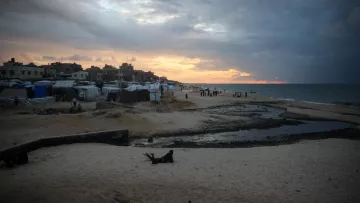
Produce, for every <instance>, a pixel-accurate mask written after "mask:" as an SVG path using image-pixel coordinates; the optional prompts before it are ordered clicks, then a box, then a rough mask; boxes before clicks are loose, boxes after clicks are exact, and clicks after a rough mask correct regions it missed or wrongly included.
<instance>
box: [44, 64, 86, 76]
mask: <svg viewBox="0 0 360 203" xmlns="http://www.w3.org/2000/svg"><path fill="white" fill-rule="evenodd" d="M50 65H51V67H52V68H55V70H56V72H57V73H59V74H71V73H74V72H78V71H82V70H83V69H82V67H81V65H80V64H76V63H60V62H55V63H51V64H50Z"/></svg>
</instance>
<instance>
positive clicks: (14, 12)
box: [0, 0, 360, 84]
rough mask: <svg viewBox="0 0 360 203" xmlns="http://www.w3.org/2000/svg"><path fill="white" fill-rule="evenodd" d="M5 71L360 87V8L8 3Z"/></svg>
mask: <svg viewBox="0 0 360 203" xmlns="http://www.w3.org/2000/svg"><path fill="white" fill-rule="evenodd" d="M0 3H1V4H0V5H1V6H0V61H1V62H6V61H8V60H9V58H11V57H15V58H16V60H17V61H20V62H24V63H29V62H34V63H35V64H37V65H41V64H47V63H51V62H55V61H60V62H76V63H79V64H82V66H83V68H84V69H86V68H89V67H90V66H91V65H95V66H100V67H103V66H104V65H105V64H108V65H114V66H116V67H118V66H119V65H121V63H123V62H129V63H132V64H133V65H134V66H135V69H142V70H146V71H149V70H151V71H153V72H155V74H157V75H160V76H167V77H168V78H169V79H173V80H178V81H181V82H187V83H257V84H264V83H265V84H266V83H275V84H278V83H280V84H282V83H359V82H360V67H359V66H360V37H359V36H360V1H358V0H181V1H180V0H0Z"/></svg>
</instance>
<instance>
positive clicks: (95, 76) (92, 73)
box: [85, 66, 103, 81]
mask: <svg viewBox="0 0 360 203" xmlns="http://www.w3.org/2000/svg"><path fill="white" fill-rule="evenodd" d="M85 71H86V72H88V78H87V80H89V81H98V80H100V81H101V80H102V79H103V78H102V75H103V70H101V68H99V67H96V66H91V67H90V68H88V69H86V70H85Z"/></svg>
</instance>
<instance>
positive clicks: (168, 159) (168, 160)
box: [144, 150, 174, 164]
mask: <svg viewBox="0 0 360 203" xmlns="http://www.w3.org/2000/svg"><path fill="white" fill-rule="evenodd" d="M173 154H174V151H173V150H170V151H169V152H168V153H167V154H165V155H164V156H163V157H161V158H155V156H154V153H150V154H149V153H145V154H144V155H145V156H146V157H148V158H149V159H150V160H151V162H152V164H158V163H173V162H174V159H173Z"/></svg>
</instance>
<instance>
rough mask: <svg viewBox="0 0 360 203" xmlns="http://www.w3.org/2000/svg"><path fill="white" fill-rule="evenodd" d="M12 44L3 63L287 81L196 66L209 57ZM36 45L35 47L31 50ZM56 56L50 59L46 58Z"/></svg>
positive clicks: (191, 79) (188, 79)
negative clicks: (125, 65) (64, 64)
mask: <svg viewBox="0 0 360 203" xmlns="http://www.w3.org/2000/svg"><path fill="white" fill-rule="evenodd" d="M6 43H8V44H11V46H13V47H17V46H19V47H21V50H22V51H23V52H22V53H18V52H8V53H6V54H2V55H0V60H1V61H2V62H5V61H7V60H8V59H9V58H11V57H15V58H16V60H17V61H20V62H23V63H29V62H34V63H35V64H37V65H41V64H47V63H52V62H56V61H60V62H70V63H73V62H75V63H78V64H81V65H82V67H83V69H86V68H89V67H90V66H92V65H94V66H99V67H101V68H102V67H104V65H105V64H108V65H113V66H115V67H119V66H120V65H121V64H122V63H123V62H127V60H128V59H133V60H132V61H128V62H129V63H132V64H133V65H134V67H135V69H140V70H144V71H150V70H151V71H153V72H155V74H156V75H159V76H166V77H167V78H168V79H171V80H176V81H180V82H184V83H209V84H210V83H218V84H219V83H226V84H228V83H247V84H251V83H253V84H284V83H286V81H280V80H274V81H265V80H256V76H255V75H253V74H252V73H251V72H245V71H241V67H229V68H224V67H223V68H221V69H219V68H217V67H214V66H213V67H210V68H198V67H197V65H200V64H204V63H205V64H211V63H212V62H213V61H212V60H211V59H201V58H187V57H184V56H178V55H168V54H162V53H146V52H129V51H114V50H85V49H75V48H70V47H65V46H62V45H60V44H50V43H42V42H36V43H35V42H33V41H32V42H29V41H15V40H14V41H6ZM34 47H36V49H34ZM74 55H77V56H81V58H80V59H79V60H75V61H74V60H68V59H67V58H70V57H71V56H74ZM44 56H51V57H56V58H55V59H53V60H51V59H49V57H44Z"/></svg>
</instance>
